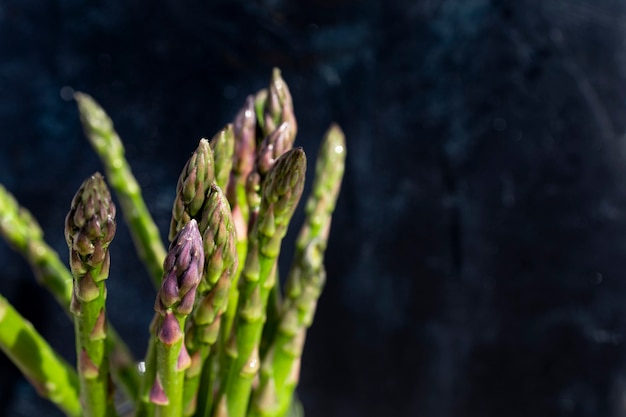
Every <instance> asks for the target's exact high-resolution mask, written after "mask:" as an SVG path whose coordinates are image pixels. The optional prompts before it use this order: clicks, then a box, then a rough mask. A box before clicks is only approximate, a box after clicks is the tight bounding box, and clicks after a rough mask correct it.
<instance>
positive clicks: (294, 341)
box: [249, 125, 346, 417]
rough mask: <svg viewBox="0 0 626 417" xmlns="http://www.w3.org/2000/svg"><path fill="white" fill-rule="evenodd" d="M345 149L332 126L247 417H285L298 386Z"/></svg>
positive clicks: (323, 149) (321, 285)
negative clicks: (277, 323)
mask: <svg viewBox="0 0 626 417" xmlns="http://www.w3.org/2000/svg"><path fill="white" fill-rule="evenodd" d="M345 149H346V146H345V139H344V135H343V132H342V131H341V129H340V128H339V127H338V126H337V125H332V126H331V127H330V129H329V130H328V131H327V133H326V135H325V136H324V139H323V141H322V146H321V148H320V151H319V155H318V158H317V163H316V167H315V178H314V181H313V187H312V191H311V195H310V196H309V198H308V201H307V204H306V208H305V223H304V225H303V226H302V228H301V230H300V234H299V236H298V239H297V241H296V251H295V254H294V262H293V265H292V267H291V270H290V273H289V276H288V279H287V284H286V291H285V296H286V298H285V300H284V304H283V311H282V317H281V319H280V324H279V326H278V328H277V332H276V334H275V335H274V340H273V342H272V344H271V346H270V348H269V350H268V352H267V354H266V356H264V357H263V365H262V367H261V371H260V381H259V385H258V387H256V389H255V391H254V394H253V399H252V406H251V409H250V413H249V417H261V416H264V417H283V416H285V415H286V413H287V411H288V410H289V407H290V404H291V400H292V397H293V394H294V390H295V387H296V385H297V382H298V375H299V370H300V358H301V355H302V347H303V344H304V339H305V335H306V329H307V328H308V327H309V326H310V325H311V323H312V321H313V316H314V314H315V308H316V305H317V300H318V298H319V296H320V294H321V291H322V288H323V285H324V281H325V277H326V275H325V270H324V266H323V260H324V251H325V249H326V244H327V241H328V233H329V230H330V223H331V218H332V213H333V211H334V208H335V204H336V201H337V197H338V195H339V190H340V186H341V181H342V178H343V172H344V167H345V154H346V152H345Z"/></svg>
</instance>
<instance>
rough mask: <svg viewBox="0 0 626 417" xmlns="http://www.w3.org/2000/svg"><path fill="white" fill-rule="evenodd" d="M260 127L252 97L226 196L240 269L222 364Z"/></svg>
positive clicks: (223, 325) (224, 326) (243, 112)
mask: <svg viewBox="0 0 626 417" xmlns="http://www.w3.org/2000/svg"><path fill="white" fill-rule="evenodd" d="M256 127H257V126H256V115H255V112H254V96H252V95H250V96H248V97H247V98H246V101H245V103H244V106H243V107H242V108H241V109H240V110H239V112H238V113H237V115H236V116H235V120H234V122H233V134H234V139H235V152H234V154H233V164H232V169H231V175H230V181H229V182H228V189H227V192H226V193H227V194H226V195H227V198H228V202H229V203H230V208H231V213H232V218H233V224H234V226H235V231H236V236H237V244H236V248H237V259H238V263H237V269H236V270H235V272H234V275H233V277H232V278H231V281H232V282H231V285H230V289H229V291H228V303H227V306H226V311H225V312H224V315H223V316H222V318H221V319H220V334H221V337H220V341H221V345H220V347H219V348H220V353H219V354H217V353H214V356H218V359H217V361H218V363H220V362H222V361H221V360H220V358H221V357H222V356H223V355H224V352H225V351H226V342H227V341H228V340H229V338H230V335H231V331H232V326H233V322H234V319H235V314H236V312H237V303H238V300H239V277H240V276H241V272H242V270H243V266H244V260H245V259H246V255H247V253H248V222H249V217H250V213H249V207H248V201H247V191H246V184H247V178H248V176H249V175H250V173H251V172H252V170H253V169H254V162H255V158H256ZM218 368H219V366H218ZM219 373H220V375H226V369H224V364H222V367H221V368H219ZM207 410H210V408H209V407H206V409H205V410H201V411H203V412H204V414H200V415H203V416H204V415H208V411H207Z"/></svg>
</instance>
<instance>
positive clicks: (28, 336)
mask: <svg viewBox="0 0 626 417" xmlns="http://www.w3.org/2000/svg"><path fill="white" fill-rule="evenodd" d="M0 350H2V351H3V352H4V353H5V354H6V355H7V356H8V357H9V358H10V359H11V361H12V362H13V363H14V364H15V365H16V366H17V367H18V368H19V369H20V370H21V371H22V373H23V374H24V375H25V376H26V378H27V379H28V380H29V381H30V383H31V384H32V385H33V386H34V387H35V389H36V390H37V392H38V393H39V395H41V396H42V397H44V398H47V399H49V400H50V401H52V402H53V403H54V404H56V405H57V406H58V407H59V408H60V409H61V410H62V411H63V412H64V413H65V414H66V415H68V416H71V417H79V416H82V408H81V405H80V401H79V398H78V377H77V376H76V371H74V369H73V368H72V367H71V366H70V365H69V364H68V363H67V362H65V360H64V359H63V358H61V356H59V355H58V354H57V353H56V352H55V351H54V350H53V349H52V347H50V345H49V344H48V343H47V342H46V341H45V340H44V338H43V337H42V336H41V335H40V334H39V333H38V332H37V330H35V329H34V328H33V326H32V324H31V323H30V322H29V321H28V320H26V319H25V318H24V317H22V316H21V315H20V314H19V313H18V312H17V311H16V310H15V309H14V308H13V306H12V305H11V304H10V303H9V302H8V301H7V300H6V299H5V298H4V297H2V296H0Z"/></svg>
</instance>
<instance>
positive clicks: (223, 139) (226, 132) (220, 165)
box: [210, 123, 235, 190]
mask: <svg viewBox="0 0 626 417" xmlns="http://www.w3.org/2000/svg"><path fill="white" fill-rule="evenodd" d="M210 144H211V149H213V155H214V159H215V183H216V184H217V185H218V186H219V187H220V188H221V189H222V190H226V189H227V188H228V182H229V180H230V172H231V169H232V166H233V153H234V152H235V135H234V132H233V125H232V124H230V123H229V124H227V125H226V126H225V127H224V128H223V129H222V130H220V131H219V132H217V133H216V134H215V136H213V139H211V142H210Z"/></svg>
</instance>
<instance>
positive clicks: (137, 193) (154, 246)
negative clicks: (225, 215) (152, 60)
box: [74, 93, 165, 287]
mask: <svg viewBox="0 0 626 417" xmlns="http://www.w3.org/2000/svg"><path fill="white" fill-rule="evenodd" d="M74 97H75V99H76V102H77V103H78V110H79V112H80V118H81V121H82V123H83V128H84V130H85V135H86V136H87V138H88V139H89V141H90V142H91V145H92V146H93V148H94V150H95V151H96V153H97V154H98V155H99V157H100V159H101V160H102V163H103V165H104V168H105V171H106V174H107V177H108V179H109V182H110V184H111V187H112V188H113V190H114V191H115V193H116V195H117V198H118V199H119V202H120V205H121V206H122V212H123V214H124V217H125V219H126V222H127V223H128V225H129V228H130V232H131V236H132V238H133V241H134V243H135V247H136V249H137V253H138V254H139V257H140V258H141V260H142V261H143V263H144V264H145V265H146V267H147V269H148V272H149V273H150V276H151V277H152V280H153V283H154V285H155V286H156V287H158V286H159V284H160V279H161V275H162V274H163V269H162V267H161V266H162V265H161V264H162V262H163V259H165V248H164V246H163V242H162V241H161V236H160V235H159V230H158V228H157V227H156V225H155V223H154V220H153V219H152V216H151V215H150V212H149V211H148V209H147V207H146V203H145V202H144V200H143V198H142V196H141V188H140V187H139V184H138V183H137V180H136V179H135V177H134V176H133V173H132V172H131V169H130V166H129V165H128V162H127V161H126V158H125V157H124V146H123V144H122V141H121V140H120V138H119V136H118V135H117V133H116V132H115V129H114V127H113V122H112V121H111V119H110V118H109V116H108V115H107V114H106V113H105V112H104V110H103V109H102V108H101V107H100V105H98V103H96V101H95V100H94V99H93V98H91V97H90V96H88V95H87V94H83V93H76V94H75V96H74Z"/></svg>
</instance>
